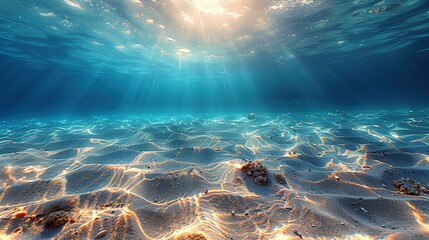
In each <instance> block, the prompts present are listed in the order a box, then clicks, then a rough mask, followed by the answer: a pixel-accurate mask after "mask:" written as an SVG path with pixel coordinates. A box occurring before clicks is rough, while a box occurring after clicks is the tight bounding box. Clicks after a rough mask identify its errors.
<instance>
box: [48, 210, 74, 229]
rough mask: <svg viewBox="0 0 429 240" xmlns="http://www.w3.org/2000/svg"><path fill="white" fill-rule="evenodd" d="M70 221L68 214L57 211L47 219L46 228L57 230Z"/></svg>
mask: <svg viewBox="0 0 429 240" xmlns="http://www.w3.org/2000/svg"><path fill="white" fill-rule="evenodd" d="M69 220H70V217H69V216H68V214H67V213H66V212H64V211H57V212H53V213H51V214H49V216H48V217H47V218H46V222H45V226H46V227H49V228H57V227H59V226H62V225H64V224H66V223H67V222H68V221H69Z"/></svg>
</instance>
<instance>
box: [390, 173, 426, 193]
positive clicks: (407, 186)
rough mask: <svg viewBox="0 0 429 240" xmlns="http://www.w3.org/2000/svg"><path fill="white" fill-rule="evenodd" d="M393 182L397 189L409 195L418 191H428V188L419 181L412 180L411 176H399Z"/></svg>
mask: <svg viewBox="0 0 429 240" xmlns="http://www.w3.org/2000/svg"><path fill="white" fill-rule="evenodd" d="M394 184H395V186H396V187H397V188H399V191H400V192H401V193H404V194H409V195H420V193H429V189H428V188H427V187H426V186H424V185H422V184H421V183H419V182H416V181H414V180H413V179H411V178H403V177H401V178H399V179H397V180H395V181H394Z"/></svg>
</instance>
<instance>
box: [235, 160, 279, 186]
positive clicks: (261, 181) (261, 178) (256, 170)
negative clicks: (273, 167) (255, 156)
mask: <svg viewBox="0 0 429 240" xmlns="http://www.w3.org/2000/svg"><path fill="white" fill-rule="evenodd" d="M241 170H242V171H243V172H244V174H246V176H249V177H254V179H255V183H256V184H258V185H265V184H267V183H268V168H267V167H266V166H264V165H263V164H262V163H261V162H260V161H258V160H255V161H247V163H245V164H244V165H243V166H241ZM274 179H275V180H276V181H277V182H279V183H280V184H284V183H286V178H285V177H284V175H283V174H281V173H276V174H274Z"/></svg>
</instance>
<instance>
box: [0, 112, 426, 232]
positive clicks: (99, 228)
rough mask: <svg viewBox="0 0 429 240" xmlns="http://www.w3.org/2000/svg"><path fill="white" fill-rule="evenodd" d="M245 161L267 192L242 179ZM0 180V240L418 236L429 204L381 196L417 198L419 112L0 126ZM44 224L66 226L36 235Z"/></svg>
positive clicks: (422, 138)
mask: <svg viewBox="0 0 429 240" xmlns="http://www.w3.org/2000/svg"><path fill="white" fill-rule="evenodd" d="M249 159H250V160H256V159H259V160H260V161H261V162H262V163H263V164H264V165H266V166H267V167H268V169H269V176H268V178H269V182H268V184H267V185H266V186H259V185H257V184H255V183H254V181H253V178H251V177H247V176H245V174H244V173H243V172H242V171H241V165H242V164H244V163H245V162H246V161H247V160H249ZM0 169H1V170H0V186H1V188H0V193H1V195H0V234H1V235H0V238H2V237H5V238H8V237H10V238H16V239H33V238H36V239H42V238H52V237H54V238H57V239H86V238H94V237H96V236H97V235H98V236H97V237H100V238H110V239H175V238H176V239H204V238H206V239H287V238H291V239H294V238H296V239H299V238H300V237H299V236H298V235H302V238H303V239H316V238H320V239H331V238H337V239H345V238H349V239H363V238H366V237H367V238H373V239H377V238H383V237H390V238H391V239H424V238H425V237H427V236H428V234H429V194H421V195H419V196H412V195H405V194H401V193H400V192H399V191H398V189H397V188H396V187H395V186H394V185H393V181H394V180H395V179H398V178H400V177H411V178H413V179H414V180H416V181H419V182H420V183H422V184H425V185H429V114H427V111H426V110H425V111H423V110H422V111H395V112H379V111H371V112H353V113H349V114H347V113H344V112H335V113H313V114H303V113H299V114H298V113H293V114H292V113H290V114H282V115H274V114H272V115H261V114H259V115H257V118H256V120H248V119H247V118H246V116H244V115H228V116H211V115H200V116H190V115H189V116H187V115H181V116H152V117H126V118H125V117H88V118H80V119H79V118H63V119H59V118H56V119H31V120H20V121H4V122H2V123H1V128H0ZM275 173H284V174H285V176H286V180H287V184H280V183H278V182H276V181H275V180H274V177H273V175H274V174H275ZM57 211H63V212H64V213H65V214H67V215H68V216H69V217H70V218H69V221H68V222H67V223H66V224H65V225H63V226H60V227H57V228H50V227H47V226H45V225H46V223H45V222H46V220H47V218H48V216H49V215H50V214H51V213H52V212H57ZM390 238H389V239H390Z"/></svg>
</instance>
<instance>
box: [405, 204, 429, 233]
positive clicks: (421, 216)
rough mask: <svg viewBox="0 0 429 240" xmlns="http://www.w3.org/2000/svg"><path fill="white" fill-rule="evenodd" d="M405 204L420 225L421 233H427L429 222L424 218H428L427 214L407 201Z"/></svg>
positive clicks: (428, 231)
mask: <svg viewBox="0 0 429 240" xmlns="http://www.w3.org/2000/svg"><path fill="white" fill-rule="evenodd" d="M407 205H408V206H409V207H410V208H411V211H412V213H413V215H414V217H415V218H416V221H417V223H418V224H419V226H420V231H421V233H422V234H429V223H427V222H425V219H428V218H429V216H426V215H425V214H424V213H423V212H422V211H420V209H418V208H417V207H416V206H414V205H413V204H411V203H410V202H407Z"/></svg>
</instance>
